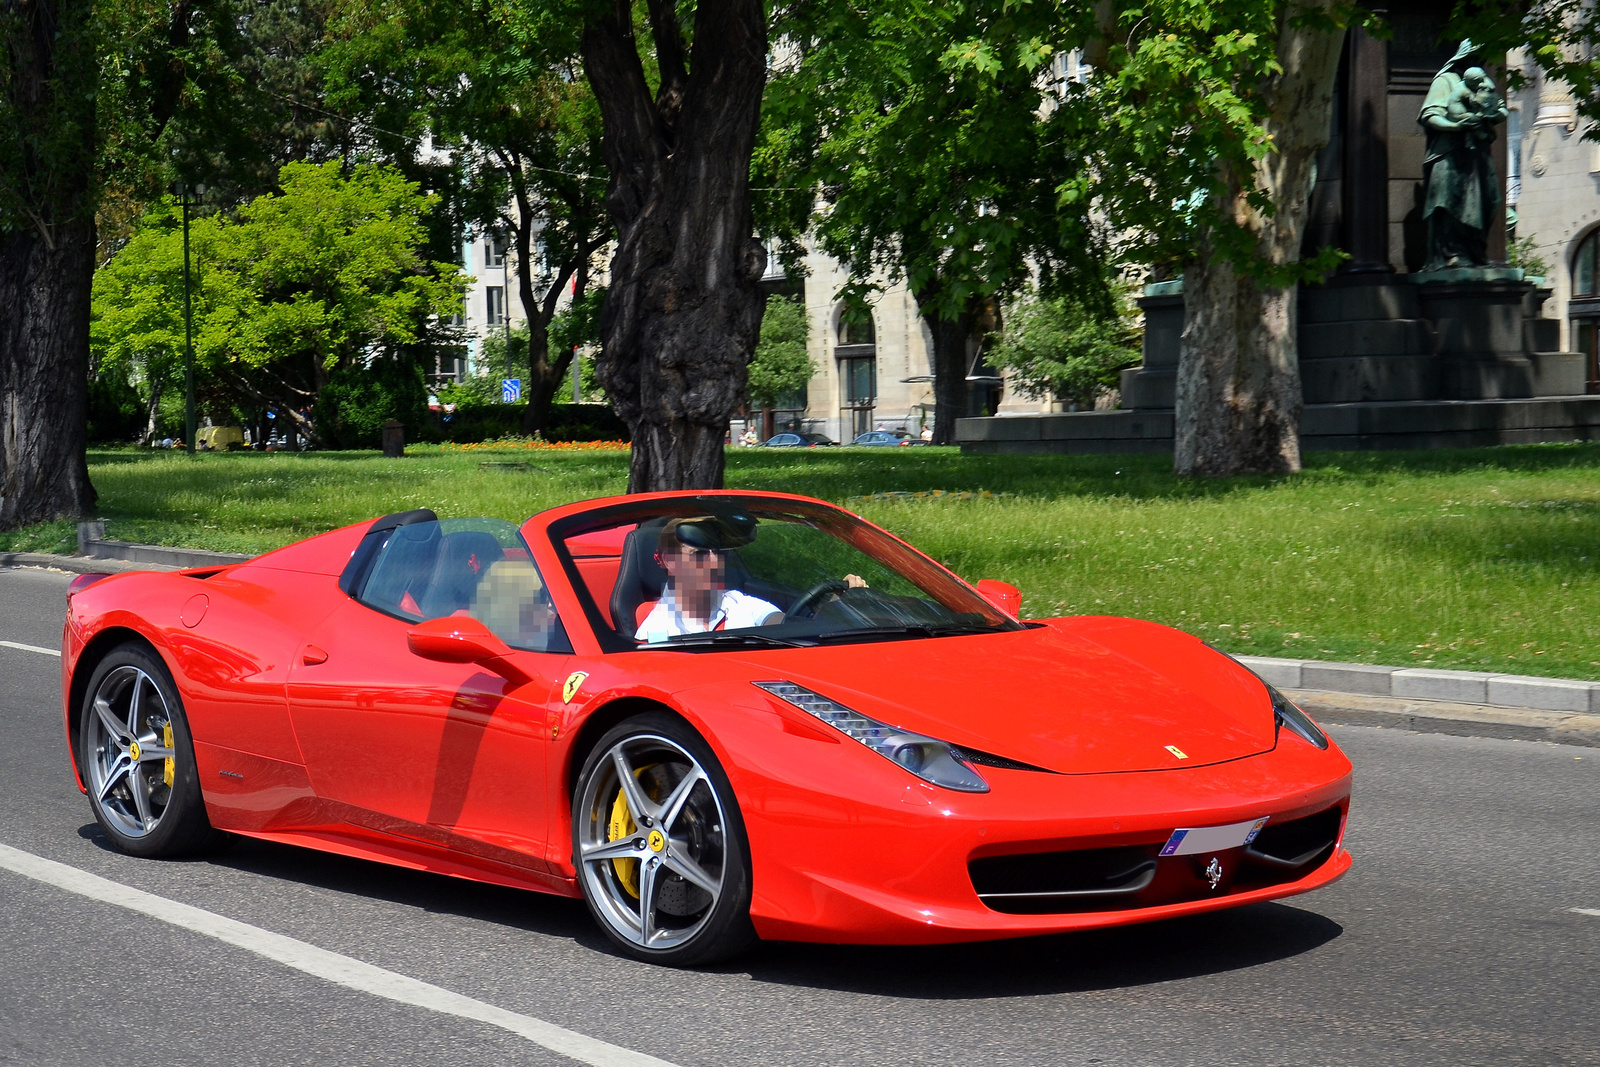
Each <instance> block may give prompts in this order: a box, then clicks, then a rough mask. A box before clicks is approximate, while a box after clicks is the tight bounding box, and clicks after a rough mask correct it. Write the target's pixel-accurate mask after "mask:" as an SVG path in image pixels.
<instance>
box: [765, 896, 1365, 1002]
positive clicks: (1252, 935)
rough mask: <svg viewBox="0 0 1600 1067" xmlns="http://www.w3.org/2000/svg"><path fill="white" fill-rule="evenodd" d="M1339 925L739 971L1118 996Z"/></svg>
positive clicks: (923, 995)
mask: <svg viewBox="0 0 1600 1067" xmlns="http://www.w3.org/2000/svg"><path fill="white" fill-rule="evenodd" d="M1342 933H1344V927H1342V926H1340V925H1339V924H1338V923H1336V922H1334V921H1333V920H1332V919H1329V918H1327V917H1326V916H1323V915H1319V914H1317V913H1316V912H1312V911H1305V910H1302V909H1300V908H1295V907H1290V906H1288V905H1285V904H1277V903H1268V904H1253V905H1249V906H1246V907H1242V908H1234V909H1231V910H1229V911H1221V912H1210V913H1208V914H1204V915H1194V916H1187V917H1184V918H1178V919H1166V920H1163V921H1161V922H1154V923H1141V924H1138V925H1135V926H1118V927H1111V928H1108V929H1102V930H1085V931H1080V932H1077V933H1070V934H1053V935H1048V936H1043V937H1027V938H1017V939H1010V940H1005V941H980V942H972V943H968V944H959V945H938V946H915V947H909V946H888V947H883V946H873V947H866V946H858V945H803V944H794V943H778V942H772V943H767V944H764V945H762V946H761V947H760V948H759V949H758V951H757V952H756V953H755V954H753V955H752V956H751V957H749V958H747V959H745V960H742V961H740V962H739V964H737V965H736V966H737V969H739V970H744V971H748V972H749V974H750V977H751V978H752V979H754V980H755V981H758V982H769V983H772V984H775V985H792V986H806V987H810V988H818V989H830V990H843V991H848V992H853V993H864V994H870V995H873V996H884V997H909V998H916V999H919V1000H941V999H948V1000H962V999H969V998H995V997H1029V996H1039V995H1045V994H1055V993H1082V992H1091V991H1095V990H1102V989H1122V988H1127V987H1130V986H1141V985H1150V984H1152V983H1155V982H1168V981H1172V980H1174V979H1184V978H1196V977H1200V976H1204V975H1210V974H1223V973H1226V972H1228V971H1237V970H1243V969H1245V968H1248V967H1256V966H1260V965H1261V964H1264V963H1272V962H1275V961H1277V960H1282V959H1287V958H1289V957H1292V956H1298V955H1300V954H1302V953H1306V952H1310V951H1312V950H1313V949H1316V948H1319V947H1321V946H1322V945H1325V944H1327V943H1328V942H1330V941H1332V940H1333V939H1334V938H1336V937H1338V936H1339V935H1341V934H1342Z"/></svg>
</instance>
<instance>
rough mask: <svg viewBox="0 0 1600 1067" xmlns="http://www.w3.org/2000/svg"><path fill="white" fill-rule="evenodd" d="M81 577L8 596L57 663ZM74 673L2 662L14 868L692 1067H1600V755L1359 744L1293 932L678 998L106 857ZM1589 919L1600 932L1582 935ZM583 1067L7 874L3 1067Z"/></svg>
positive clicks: (557, 952)
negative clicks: (82, 769) (1338, 843)
mask: <svg viewBox="0 0 1600 1067" xmlns="http://www.w3.org/2000/svg"><path fill="white" fill-rule="evenodd" d="M67 580H68V579H67V577H66V576H64V575H58V574H52V573H48V572H42V571H26V570H0V642H4V641H10V642H15V643H21V644H30V645H38V646H43V647H46V648H52V649H53V648H56V647H58V645H59V639H60V622H61V614H62V593H63V591H64V589H65V587H66V583H67ZM60 717H61V713H60V698H59V676H58V661H57V660H56V659H55V658H54V657H51V656H48V655H44V654H41V653H38V652H30V651H25V650H21V649H16V648H12V647H7V646H5V645H0V725H3V730H4V733H3V736H4V738H5V741H4V743H3V744H0V782H3V783H4V795H5V796H6V797H7V798H8V799H7V800H5V801H4V803H3V804H0V845H6V846H10V847H11V848H14V849H20V850H23V851H25V852H27V853H30V854H32V855H34V856H41V857H46V858H48V859H50V860H55V861H57V862H59V863H62V864H66V865H69V866H70V867H72V868H75V869H77V870H79V871H86V872H91V873H92V874H95V875H99V876H101V877H102V878H105V879H109V880H111V881H113V882H115V883H119V884H120V885H123V886H131V887H135V888H137V889H140V890H144V891H145V892H147V893H151V894H155V895H156V896H158V897H161V898H165V899H166V900H170V901H178V902H181V903H184V904H189V905H193V906H195V907H198V908H204V909H206V910H208V911H210V912H214V913H217V914H220V915H223V916H227V917H230V918H232V919H235V920H240V921H242V922H244V923H249V924H252V925H253V926H255V927H258V928H261V929H264V930H267V931H272V932H275V933H277V934H283V935H288V936H289V937H292V938H296V939H298V940H299V941H301V942H304V943H307V944H309V945H313V946H318V947H320V948H322V949H328V950H332V951H334V952H338V953H343V954H345V955H347V956H350V957H354V958H355V959H358V960H362V961H365V962H367V963H370V964H374V965H376V966H377V967H381V968H384V969H386V970H387V971H388V972H393V973H394V974H398V975H404V976H409V977H410V978H414V979H420V980H422V981H424V982H428V983H431V984H432V985H434V986H438V987H442V988H443V989H445V990H449V991H452V992H454V993H457V994H462V995H464V996H465V997H470V998H474V1000H475V1001H477V1002H481V1003H483V1004H487V1005H492V1006H494V1007H497V1008H500V1009H506V1010H508V1011H511V1012H516V1013H520V1014H522V1015H525V1016H531V1017H534V1018H536V1019H540V1020H546V1021H548V1022H551V1023H555V1024H557V1025H559V1026H561V1027H565V1028H567V1029H569V1030H572V1031H576V1032H578V1033H580V1034H584V1035H588V1036H590V1037H593V1038H598V1039H600V1040H602V1041H605V1042H609V1043H611V1044H612V1045H615V1046H621V1047H622V1048H625V1049H633V1050H637V1051H639V1052H644V1053H648V1054H650V1055H653V1056H656V1057H660V1058H661V1059H663V1060H666V1061H668V1062H670V1063H672V1064H677V1065H681V1067H691V1065H693V1067H702V1065H704V1067H710V1065H722V1064H730V1065H731V1064H761V1065H778V1064H804V1065H837V1064H874V1065H876V1064H896V1065H898V1064H949V1065H959V1067H984V1065H991V1064H994V1065H1000V1064H1026V1065H1033V1064H1080V1063H1081V1064H1094V1063H1104V1064H1138V1065H1167V1064H1172V1065H1202V1064H1252V1065H1258V1064H1259V1065H1266V1064H1285V1065H1306V1064H1385V1065H1388V1064H1449V1065H1464V1064H1496V1065H1504V1064H1596V1063H1600V1007H1597V1005H1600V754H1597V753H1595V751H1594V750H1593V749H1583V748H1569V747H1564V746H1559V745H1550V744H1534V743H1528V742H1518V741H1496V740H1481V739H1473V738H1458V737H1447V736H1440V735H1417V734H1408V733H1403V732H1398V731H1389V730H1376V729H1366V728H1353V727H1352V728H1343V729H1336V730H1335V731H1334V733H1335V736H1336V737H1337V739H1338V741H1339V743H1340V744H1341V745H1342V746H1344V748H1345V750H1346V751H1347V752H1348V753H1349V754H1350V757H1351V759H1352V760H1353V761H1354V762H1355V765H1356V775H1357V786H1356V789H1357V792H1356V798H1355V803H1354V808H1353V813H1352V816H1351V828H1350V831H1349V835H1348V844H1349V846H1350V848H1351V850H1352V851H1353V852H1354V854H1355V859H1356V865H1355V869H1354V870H1353V871H1352V872H1351V874H1349V875H1348V876H1347V877H1346V878H1345V879H1344V880H1343V881H1341V882H1339V883H1337V884H1335V885H1334V886H1332V887H1330V888H1328V889H1324V890H1322V891H1321V892H1318V893H1314V894H1311V895H1309V896H1305V897H1298V898H1294V899H1293V900H1291V901H1289V902H1287V903H1279V904H1267V905H1258V906H1255V907H1250V908H1244V909H1238V910H1235V911H1231V912H1226V913H1222V914H1216V915H1210V916H1203V917H1198V918H1192V919H1181V920H1173V921H1169V922H1164V923H1159V924H1154V925H1148V926H1144V927H1137V928H1126V929H1120V930H1113V931H1104V932H1097V933H1092V934H1080V935H1069V936H1062V937H1051V938H1043V939H1033V940H1027V941H1015V942H1000V943H994V944H988V945H977V946H965V947H957V948H937V949H915V950H912V949H880V948H841V947H828V946H808V945H786V944H769V945H764V946H762V947H761V948H760V949H758V950H757V951H756V952H755V953H754V954H753V955H752V956H750V957H748V958H746V959H744V960H742V961H739V962H738V963H737V964H735V965H732V966H730V967H726V968H723V969H719V970H713V971H701V972H683V971H670V970H662V969H658V968H652V967H648V966H643V965H640V964H636V963H632V962H629V961H625V960H623V959H620V958H618V957H616V956H613V955H611V954H610V953H608V952H607V951H606V948H605V945H604V942H603V941H602V939H601V937H600V936H599V934H598V932H597V931H596V930H594V929H593V928H592V927H591V925H590V922H589V918H588V916H587V914H586V913H585V911H584V910H583V908H582V906H581V905H580V904H576V903H574V902H571V901H565V900H557V899H553V898H547V897H542V896H539V895H535V894H530V893H520V892H514V891H510V890H504V889H497V888H494V887H489V886H478V885H472V884H469V883H465V882H460V881H456V880H453V879H446V878H442V877H437V876H433V875H427V874H420V873H416V872H411V871H404V870H399V869H395V868H390V867H384V866H380V865H376V864H369V863H365V862H361V861H356V860H346V859H342V858H339V857H333V856H326V855H321V854H317V853H313V852H309V851H303V850H298V849H294V848H289V847H282V846H275V845H268V844H264V843H258V842H241V843H239V844H237V845H236V846H234V847H232V848H230V849H228V850H227V851H224V852H222V853H220V854H218V855H216V856H213V857H210V858H207V859H204V860H197V861H189V862H176V863H174V862H152V861H144V860H136V859H132V858H129V857H126V856H122V855H120V854H118V853H114V852H112V851H110V850H109V849H108V848H107V846H106V844H105V842H104V840H103V838H102V837H101V836H100V834H99V833H98V831H97V828H96V827H95V824H94V821H93V818H92V816H91V815H90V813H89V806H88V802H87V801H86V800H84V799H83V797H81V796H80V795H79V794H78V792H77V789H76V787H75V786H74V784H73V782H72V777H71V772H70V770H69V768H68V764H67V757H66V753H65V748H64V743H63V741H62V738H61V727H60ZM1572 909H1590V910H1591V911H1593V912H1595V913H1596V914H1584V913H1582V912H1581V911H1574V910H1572ZM137 1062H150V1063H162V1064H216V1063H229V1064H257V1063H259V1064H301V1063H306V1064H340V1065H355V1064H458V1063H459V1064H479V1063H491V1062H492V1063H495V1064H507V1065H509V1064H570V1063H571V1062H572V1061H571V1060H567V1059H564V1058H562V1057H561V1056H558V1055H555V1054H554V1053H551V1052H549V1051H547V1050H546V1049H545V1048H542V1047H540V1046H539V1045H538V1044H535V1043H533V1042H531V1041H529V1040H527V1039H525V1038H523V1037H519V1036H517V1035H516V1034H514V1033H511V1032H508V1031H507V1030H505V1029H501V1028H499V1027H496V1026H492V1025H489V1024H486V1023H483V1022H476V1021H472V1020H470V1019H465V1018H460V1017H456V1016H452V1015H447V1014H440V1013H438V1012H435V1011H430V1010H427V1009H425V1008H421V1007H413V1006H409V1005H407V1004H401V1003H396V1002H395V1001H393V1000H390V999H382V998H380V997H378V996H375V995H372V994H371V993H367V992H360V991H357V990H356V989H352V988H347V987H346V986H344V985H340V984H336V983H335V982H331V981H328V980H325V979H324V978H319V977H314V976H313V975H311V974H307V973H303V972H302V971H299V970H293V969H290V968H289V967H287V966H284V965H283V964H281V963H278V962H273V961H272V960H270V959H267V958H263V957H262V956H259V955H256V954H254V953H252V952H249V951H246V950H245V949H243V948H239V947H235V945H233V944H227V943H224V942H222V941H219V940H217V939H215V938H213V937H210V936H207V935H206V934H204V933H200V932H195V931H193V930H191V929H184V928H180V927H179V926H175V925H171V924H170V923H166V922H162V921H159V920H157V919H154V918H150V917H148V916H146V915H143V914H140V913H138V912H135V911H130V910H127V909H126V908H123V907H119V906H117V905H115V904H111V903H105V902H103V901H101V900H96V899H90V898H89V897H85V896H83V895H79V894H75V893H71V892H67V891H65V890H63V889H60V888H57V887H55V886H52V885H47V884H44V883H41V882H39V881H36V880H34V879H31V878H27V877H24V876H22V875H19V874H16V873H14V872H13V871H12V870H10V869H5V868H3V867H0V1063H23V1064H30V1065H35V1064H37V1065H44V1064H110V1063H137Z"/></svg>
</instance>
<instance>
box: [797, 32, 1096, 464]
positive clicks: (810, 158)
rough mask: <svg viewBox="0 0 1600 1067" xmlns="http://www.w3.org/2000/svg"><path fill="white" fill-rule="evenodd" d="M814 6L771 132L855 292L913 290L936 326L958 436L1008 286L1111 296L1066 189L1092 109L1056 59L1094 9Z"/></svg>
mask: <svg viewBox="0 0 1600 1067" xmlns="http://www.w3.org/2000/svg"><path fill="white" fill-rule="evenodd" d="M808 10H809V12H810V17H809V19H807V20H805V21H802V22H797V23H794V24H792V25H791V27H790V33H791V34H792V38H791V41H792V43H793V44H794V46H795V48H796V51H797V53H798V56H799V61H798V63H796V64H794V65H793V66H791V67H790V68H788V69H786V70H784V71H783V72H782V73H780V74H779V75H778V77H777V78H776V79H775V88H776V89H777V91H776V92H774V93H773V94H771V96H772V99H771V100H770V101H769V107H768V110H769V115H771V116H772V117H773V118H774V119H775V120H776V121H777V123H778V124H779V125H780V127H781V131H780V132H778V133H775V134H774V135H771V136H769V140H781V141H782V142H784V143H785V144H786V145H787V146H788V150H789V156H790V159H791V161H792V162H793V168H794V170H796V171H798V172H801V173H805V174H807V175H808V176H809V177H810V178H811V179H812V180H814V182H815V183H816V186H817V187H819V188H820V190H821V194H822V197H823V199H824V201H825V202H826V206H825V208H824V210H822V211H821V212H819V213H818V215H817V216H816V218H815V219H814V220H813V221H814V225H815V233H816V237H817V241H818V243H819V244H820V246H821V247H822V249H823V250H824V251H826V252H828V253H829V254H830V255H832V256H834V257H835V258H837V259H839V260H840V261H841V262H842V263H844V264H845V265H846V266H847V268H848V269H849V271H850V280H849V283H848V285H847V288H846V291H845V293H844V294H843V295H844V296H845V297H846V298H847V300H848V301H850V302H851V303H853V304H855V305H857V306H859V305H861V304H863V303H865V302H866V301H867V300H868V299H869V297H870V294H871V293H872V292H873V291H874V290H876V289H880V288H882V286H883V285H884V284H885V283H886V282H889V281H893V280H896V279H903V280H904V281H905V282H906V284H907V286H908V287H909V288H910V290H911V293H912V295H913V296H914V297H915V298H916V301H917V307H918V311H919V313H920V314H921V317H922V319H923V322H924V323H925V324H926V326H927V328H928V331H929V333H930V334H931V336H932V339H933V353H932V355H933V370H934V377H935V386H934V392H935V402H936V406H935V414H934V440H935V441H936V442H939V443H945V444H947V443H951V442H953V441H954V440H955V420H956V419H957V418H959V417H961V416H963V415H965V414H966V413H967V412H966V410H965V409H966V404H967V382H966V378H967V374H968V371H969V366H970V364H971V362H972V359H973V358H974V355H975V352H976V348H977V345H978V342H979V340H980V339H981V336H982V334H983V333H984V332H986V327H985V323H986V320H988V319H991V318H992V316H993V311H994V307H995V304H996V303H997V301H998V300H999V299H1000V298H1003V297H1005V296H1006V295H1008V294H1010V293H1013V292H1015V291H1017V290H1018V289H1019V288H1020V287H1021V286H1022V285H1024V284H1025V283H1027V282H1028V281H1029V279H1030V278H1034V277H1037V278H1038V280H1039V282H1040V284H1041V285H1042V286H1043V287H1044V288H1045V289H1046V290H1047V291H1050V292H1056V291H1060V290H1063V289H1069V290H1070V289H1075V290H1078V291H1080V292H1082V293H1083V296H1082V299H1084V300H1088V301H1090V302H1099V303H1103V302H1104V294H1103V293H1096V292H1095V290H1096V288H1097V286H1098V281H1099V278H1100V276H1101V273H1102V272H1101V271H1100V270H1099V269H1098V267H1097V266H1096V263H1097V260H1098V259H1099V251H1098V246H1099V244H1100V241H1099V239H1098V238H1097V235H1096V234H1095V233H1094V231H1093V230H1092V228H1091V226H1090V224H1089V218H1088V214H1087V211H1086V205H1085V203H1084V202H1083V201H1081V200H1068V201H1063V200H1062V199H1061V198H1060V197H1059V195H1058V189H1059V188H1060V187H1063V186H1067V185H1070V184H1071V183H1073V182H1074V181H1076V180H1078V179H1079V176H1080V175H1081V173H1082V169H1083V166H1084V161H1085V159H1086V152H1085V150H1084V147H1083V146H1084V143H1085V141H1086V140H1087V139H1088V137H1089V136H1090V135H1091V133H1092V129H1093V116H1092V115H1091V114H1090V113H1089V112H1088V111H1087V110H1086V107H1085V103H1086V98H1085V94H1084V93H1083V91H1082V88H1081V86H1078V85H1075V84H1073V83H1070V82H1066V81H1064V80H1063V79H1062V78H1060V77H1059V73H1060V72H1059V70H1058V69H1057V68H1056V67H1055V66H1054V62H1055V60H1056V59H1057V57H1059V56H1062V55H1064V54H1065V51H1066V50H1067V49H1069V48H1071V47H1072V45H1073V44H1075V43H1076V42H1077V41H1079V40H1081V39H1082V37H1083V35H1084V34H1085V33H1087V23H1086V22H1085V19H1084V16H1083V13H1082V11H1081V9H1075V8H1073V7H1071V6H1070V5H1067V4H1063V3H1055V2H1046V0H1040V2H1035V3H1017V2H1014V0H970V2H962V3H945V2H939V0H890V2H886V3H877V4H872V5H868V6H864V7H863V6H860V5H848V4H821V5H815V6H813V7H811V8H809V9H808ZM778 155H780V156H781V155H782V153H781V152H779V153H778ZM774 184H779V185H782V183H781V182H774ZM806 206H809V205H806Z"/></svg>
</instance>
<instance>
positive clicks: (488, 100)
mask: <svg viewBox="0 0 1600 1067" xmlns="http://www.w3.org/2000/svg"><path fill="white" fill-rule="evenodd" d="M560 13H561V12H560V10H559V9H558V6H557V5H553V4H550V3H542V2H539V0H528V2H520V3H519V2H516V0H513V2H510V3H504V2H500V0H385V2H382V3H377V4H373V5H370V6H366V5H362V6H358V7H354V8H352V9H350V10H349V11H347V12H346V14H345V16H344V17H343V19H341V20H340V21H339V22H338V24H337V26H336V33H337V35H338V40H337V42H336V43H335V44H334V45H333V46H332V47H330V48H329V49H328V52H327V64H328V66H329V68H330V69H331V70H332V71H333V72H334V74H333V81H334V82H335V84H336V87H337V88H336V90H335V92H334V100H335V101H336V102H338V103H340V104H341V105H343V106H347V107H350V108H351V109H353V110H358V111H362V112H365V113H369V114H371V115H373V116H374V119H375V122H376V124H377V125H380V126H382V127H384V128H386V129H391V130H405V131H407V132H408V134H410V135H412V136H413V138H414V139H412V140H410V141H408V142H405V143H404V145H403V146H402V145H400V144H396V145H395V146H394V147H395V148H396V149H397V150H401V151H403V152H404V153H406V154H409V155H410V156H411V157H412V158H413V160H418V159H419V158H420V156H421V154H422V150H423V146H424V144H426V145H427V146H428V147H429V148H431V149H432V150H433V151H434V152H435V153H437V152H440V151H448V152H450V153H451V156H452V158H453V160H454V165H455V167H456V168H457V170H458V172H459V177H460V180H461V182H462V188H461V190H460V205H459V210H460V211H461V212H462V214H463V216H464V220H465V221H466V222H468V223H470V224H472V225H475V226H476V227H477V228H478V229H479V230H480V232H490V233H496V234H498V235H499V237H500V239H501V241H502V242H504V241H505V239H506V238H507V237H509V239H510V244H511V246H512V248H513V249H514V252H515V254H514V255H513V256H512V258H511V265H512V267H513V268H514V270H515V272H516V274H515V277H516V282H515V284H516V287H517V295H518V298H519V300H520V302H521V304H522V308H523V313H524V315H525V317H526V319H527V323H528V332H529V342H528V344H527V346H526V349H525V351H526V355H527V371H526V380H525V382H524V387H523V396H524V397H525V398H526V400H527V408H526V409H525V414H524V419H523V431H524V432H525V433H533V432H535V431H539V430H542V429H545V428H546V427H545V423H546V421H547V420H548V418H549V413H550V404H551V401H552V400H553V398H554V397H555V395H556V393H557V391H558V390H559V389H560V387H561V385H562V383H563V382H564V381H565V380H566V376H567V372H568V370H569V368H570V366H571V362H572V358H573V351H572V347H571V345H570V344H568V345H561V344H553V343H552V340H553V339H552V336H551V330H552V328H553V326H554V324H555V322H556V319H557V316H558V313H559V309H560V307H561V303H560V301H561V299H562V297H563V296H565V297H568V298H569V302H571V303H574V304H582V303H584V302H585V301H586V300H587V299H588V298H589V294H590V292H591V290H592V289H593V288H594V274H595V271H594V265H595V262H594V261H595V258H596V256H597V255H598V253H599V252H600V250H601V249H602V248H603V247H604V246H605V244H606V243H607V241H608V240H609V239H610V228H609V226H608V220H607V218H606V214H605V199H604V193H605V178H604V177H603V176H602V175H601V173H600V171H601V169H602V161H601V159H600V115H599V112H598V109H597V105H596V103H595V100H594V96H593V94H592V93H591V92H590V91H589V88H588V86H587V85H586V84H585V82H584V81H583V79H582V77H581V72H580V70H579V66H580V63H579V58H578V54H577V53H578V35H577V32H576V31H575V30H574V29H573V28H572V25H573V20H571V19H570V18H567V19H563V18H559V17H555V16H557V15H559V14H560ZM470 266H471V265H469V267H470Z"/></svg>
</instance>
